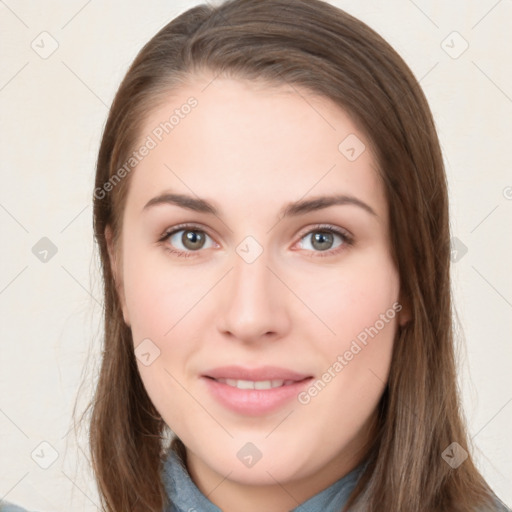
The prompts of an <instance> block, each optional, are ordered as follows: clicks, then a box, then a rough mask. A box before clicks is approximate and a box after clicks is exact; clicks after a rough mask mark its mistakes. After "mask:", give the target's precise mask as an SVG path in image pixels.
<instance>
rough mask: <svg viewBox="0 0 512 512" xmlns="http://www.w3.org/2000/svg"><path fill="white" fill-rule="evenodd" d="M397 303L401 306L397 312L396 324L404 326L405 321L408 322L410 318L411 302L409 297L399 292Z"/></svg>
mask: <svg viewBox="0 0 512 512" xmlns="http://www.w3.org/2000/svg"><path fill="white" fill-rule="evenodd" d="M398 303H399V304H400V305H401V306H402V309H400V311H399V312H398V315H397V317H398V324H399V325H400V326H402V327H403V326H404V325H405V324H406V323H408V322H410V321H411V319H412V314H411V303H410V301H409V299H407V298H406V297H405V296H404V295H403V293H400V297H399V299H398Z"/></svg>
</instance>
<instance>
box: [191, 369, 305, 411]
mask: <svg viewBox="0 0 512 512" xmlns="http://www.w3.org/2000/svg"><path fill="white" fill-rule="evenodd" d="M201 377H202V380H203V382H205V383H206V387H207V389H208V392H209V393H210V395H211V396H213V397H214V398H215V399H216V401H217V402H218V403H220V404H221V405H222V406H223V407H224V408H227V409H229V410H230V411H233V412H235V413H237V414H243V415H250V416H255V415H261V414H265V413H270V412H273V411H275V410H277V409H280V408H281V407H283V406H284V405H286V404H287V403H288V402H290V401H291V400H293V398H294V397H297V395H298V393H299V392H300V391H301V390H302V389H303V388H304V387H305V386H306V385H307V384H308V383H309V382H310V381H311V380H312V379H313V376H312V375H307V374H305V373H298V372H295V371H292V370H289V369H285V368H278V367H270V366H266V367H260V368H253V369H249V368H242V367H237V366H229V367H222V368H215V369H212V370H208V371H207V372H205V373H204V374H203V375H201Z"/></svg>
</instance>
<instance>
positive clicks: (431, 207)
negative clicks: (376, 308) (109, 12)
mask: <svg viewBox="0 0 512 512" xmlns="http://www.w3.org/2000/svg"><path fill="white" fill-rule="evenodd" d="M202 70H206V71H208V72H210V73H212V76H215V75H219V74H220V75H223V76H229V77H233V78H235V79H236V78H251V79H260V80H263V81H264V82H265V83H268V84H275V85H279V84H284V83H288V84H290V85H292V86H294V87H300V88H302V90H306V91H309V92H312V93H314V94H315V95H321V96H324V97H326V98H329V99H331V100H333V101H334V102H335V103H336V104H337V105H339V107H340V108H342V109H344V110H345V111H346V112H348V114H349V115H350V116H351V118H352V119H353V120H354V122H356V123H358V126H360V128H361V129H362V130H363V132H364V133H365V134H366V135H367V137H368V140H369V141H370V142H371V144H372V146H373V150H374V152H375V155H376V156H377V160H378V172H379V173H380V176H381V178H382V182H383V184H384V188H385V192H386V196H387V201H388V205H389V218H390V237H391V246H392V250H393V257H394V259H395V263H396V265H397V268H398V270H399V275H400V282H401V297H402V298H403V301H405V303H407V304H408V307H409V308H410V314H411V317H412V319H411V321H410V322H409V323H408V324H407V325H406V326H404V327H403V328H401V329H399V331H398V332H397V336H396V339H395V343H394V348H393V358H392V364H391V370H390V376H389V381H388V385H387V387H386V390H385V392H384V394H383V396H382V399H381V402H380V404H379V417H378V422H379V423H378V426H377V430H376V435H375V438H374V441H373V444H372V446H371V447H370V449H369V451H368V454H367V460H368V461H369V464H368V465H367V467H366V470H365V472H364V473H363V475H362V478H361V479H360V481H359V483H358V485H357V487H356V489H355V490H354V492H353V493H352V496H351V499H350V501H349V504H348V505H350V506H354V509H357V510H359V507H360V509H361V510H365V511H368V512H373V511H382V510H384V511H393V512H394V511H407V512H432V511H443V512H448V511H450V512H456V511H468V510H474V509H475V508H476V507H481V510H486V508H485V507H486V506H489V507H490V506H491V503H492V491H491V490H490V489H489V487H488V486H487V484H486V482H485V481H484V479H483V478H482V476H481V475H480V473H479V472H478V470H477V469H476V467H475V465H474V463H473V461H472V458H471V455H470V456H469V457H468V458H467V459H466V460H465V461H464V462H463V463H462V464H461V465H460V466H459V467H458V468H456V469H454V468H452V467H451V466H450V465H449V464H447V463H446V462H445V460H443V458H442V453H443V451H444V450H445V449H446V448H447V447H448V446H449V445H450V444H451V443H453V442H456V443H458V444H459V445H460V446H461V447H462V448H464V449H465V450H467V451H468V452H470V451H471V449H470V447H469V445H468V435H467V432H466V428H465V425H464V420H463V415H462V411H461V409H460V400H459V396H458V390H457V381H456V370H455V356H454V346H453V332H452V316H451V315H452V304H451V295H450V294H451V291H450V243H449V241H450V233H449V220H448V197H447V185H446V177H445V171H444V165H443V159H442V154H441V150H440V146H439V141H438V138H437V134H436V130H435V126H434V122H433V119H432V114H431V112H430V109H429V106H428V104H427V101H426V98H425V96H424V94H423V92H422V90H421V88H420V86H419V84H418V82H417V81H416V79H415V78H414V76H413V74H412V72H411V71H410V70H409V68H408V67H407V65H406V64H405V63H404V61H403V60H402V59H401V58H400V56H399V55H398V54H397V53H396V52H395V51H394V50H393V49H392V48H391V46H390V45H389V44H388V43H387V42H386V41H384V40H383V39H382V38H381V37H380V36H379V35H378V34H377V33H376V32H374V31H373V30H372V29H370V28H369V27H368V26H367V25H365V24H364V23H362V22H361V21H359V20H357V19H355V18H353V17H352V16H350V15H349V14H347V13H346V12H344V11H342V10H341V9H338V8H336V7H334V6H332V5H330V4H328V3H325V2H323V1H321V0H228V1H225V2H224V3H222V4H221V5H219V6H216V7H212V6H210V5H200V6H197V7H194V8H192V9H190V10H188V11H186V12H185V13H183V14H181V15H180V16H179V17H177V18H176V19H174V20H173V21H171V22H170V23H169V24H167V25H166V26H165V27H164V28H162V29H161V30H160V31H159V32H158V33H157V34H156V35H155V36H154V37H153V38H152V39H151V40H150V41H149V42H148V43H147V44H146V45H145V46H144V47H143V48H142V50H141V51H140V52H139V54H138V55H137V57H136V59H135V61H134V62H133V64H132V65H131V67H130V69H129V70H128V72H127V74H126V76H125V78H124V79H123V81H122V83H121V85H120V87H119V90H118V91H117V94H116V96H115V99H114V101H113V104H112V107H111V110H110V113H109V116H108V119H107V122H106V126H105V129H104V133H103V138H102V141H101V147H100V150H99V155H98V161H97V171H96V183H95V190H94V199H93V201H94V233H95V238H96V241H97V243H98V245H99V251H100V257H101V264H102V272H103V280H104V293H105V296H104V301H105V318H104V328H105V339H104V351H103V354H102V362H101V369H100V374H99V379H98V384H97V387H96V393H95V396H94V398H93V401H92V403H91V404H90V405H89V407H92V414H91V419H90V448H91V458H92V464H93V470H94V472H95V477H96V480H97V483H98V487H99V491H100V496H101V500H102V504H103V506H104V507H105V509H106V510H107V511H109V512H114V511H115V512H126V511H128V510H129V511H154V512H157V511H158V512H161V511H162V510H163V508H164V505H165V504H166V503H167V496H166V493H165V490H164V488H163V485H162V482H161V479H160V478H161V477H160V475H161V469H162V460H163V456H164V453H165V450H166V448H168V446H167V441H169V440H170V436H169V433H170V431H169V428H168V426H167V425H166V424H165V423H164V421H163V419H162V418H161V416H160V415H159V413H158V412H157V410H156V409H155V407H154V406H153V404H152V402H151V400H150V398H149V396H148V395H147V393H146V391H145V389H144V386H143V384H142V381H141V379H140V377H139V374H138V370H137V365H136V361H135V357H134V349H133V345H132V343H133V342H132V338H131V331H130V328H129V327H128V326H127V325H126V324H125V323H124V320H123V315H122V310H121V307H120V302H119V297H118V293H117V290H116V284H115V281H114V274H113V271H112V268H111V265H110V261H109V256H108V247H107V241H106V238H105V228H106V227H107V226H110V227H111V228H112V231H113V235H114V244H116V243H117V240H118V239H119V236H120V234H121V229H122V226H121V219H122V214H123V209H124V204H125V199H126V193H127V190H128V186H129V183H130V176H131V174H130V173H129V172H125V173H123V177H122V179H119V169H120V168H121V167H122V166H123V165H124V163H125V162H127V160H128V159H129V155H130V154H131V153H132V152H133V150H134V145H135V143H136V141H137V140H138V139H139V138H140V137H141V136H142V135H143V134H141V126H142V123H143V122H144V120H145V119H147V116H148V114H149V113H150V112H151V111H152V110H154V109H155V108H156V107H157V106H158V104H159V102H160V101H161V100H163V99H164V98H165V96H166V95H168V94H169V92H171V91H172V89H173V88H174V87H177V86H179V85H180V84H183V83H186V81H187V80H188V79H190V78H191V77H193V76H194V73H195V72H197V71H202ZM134 172H135V171H134ZM116 173H117V174H116ZM116 176H117V178H116ZM114 179H117V181H115V183H114ZM108 183H110V184H111V186H106V184H108ZM119 257H121V255H119ZM173 447H177V448H181V449H182V450H183V445H180V444H179V442H177V444H175V445H173Z"/></svg>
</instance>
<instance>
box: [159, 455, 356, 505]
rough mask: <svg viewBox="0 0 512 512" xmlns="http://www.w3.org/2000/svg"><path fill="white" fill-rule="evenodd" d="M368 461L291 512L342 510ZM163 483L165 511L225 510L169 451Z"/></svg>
mask: <svg viewBox="0 0 512 512" xmlns="http://www.w3.org/2000/svg"><path fill="white" fill-rule="evenodd" d="M364 467H365V463H364V462H362V463H361V464H360V465H359V466H357V467H356V468H355V469H353V470H352V471H351V472H350V473H348V474H346V475H345V476H344V477H342V478H340V479H339V480H337V481H336V482H334V483H333V484H332V485H330V486H329V487H327V489H324V490H323V491H321V492H319V493H318V494H315V496H313V497H311V498H310V499H308V500H307V501H306V502H304V503H302V504H301V505H298V506H297V507H296V508H294V509H293V510H292V511H290V512H319V511H322V512H340V510H342V508H343V506H344V505H345V503H346V502H347V500H348V497H349V495H350V493H351V492H352V490H353V489H354V487H355V485H356V483H357V480H358V478H359V476H360V475H361V473H362V471H363V470H364ZM162 476H163V482H164V485H165V490H166V492H167V495H168V496H169V498H170V501H171V503H172V505H171V507H170V508H168V509H167V510H166V511H165V512H222V510H221V509H220V508H219V507H217V506H216V505H214V504H213V503H212V502H211V501H210V500H209V499H208V498H207V497H206V496H205V495H204V494H203V493H202V492H201V491H200V490H199V488H198V487H197V486H196V484H195V483H194V482H193V481H192V479H191V478H190V475H189V473H188V471H187V470H186V468H185V467H184V466H183V464H182V462H181V459H180V458H179V456H178V455H177V454H176V452H174V451H173V450H170V451H169V453H168V455H167V458H166V460H165V462H164V470H163V475H162Z"/></svg>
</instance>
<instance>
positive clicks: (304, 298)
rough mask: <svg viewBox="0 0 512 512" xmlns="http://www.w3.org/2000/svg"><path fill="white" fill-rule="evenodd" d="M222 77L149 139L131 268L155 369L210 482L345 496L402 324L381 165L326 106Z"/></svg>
mask: <svg viewBox="0 0 512 512" xmlns="http://www.w3.org/2000/svg"><path fill="white" fill-rule="evenodd" d="M211 79H212V78H210V77H209V78H203V79H200V78H197V79H195V80H194V81H193V83H192V85H189V86H187V87H185V86H183V88H182V89H180V90H178V91H174V92H173V93H172V95H169V98H168V101H167V102H166V103H165V104H164V105H161V106H160V107H159V108H158V109H157V110H155V111H154V112H153V113H152V114H151V115H150V117H149V118H148V119H147V120H146V122H145V123H144V126H143V128H142V130H141V137H140V144H139V146H138V147H140V146H141V145H142V144H144V141H146V144H147V146H148V147H149V146H151V147H150V149H149V151H147V152H146V151H141V152H140V153H142V152H144V153H146V155H145V156H144V157H143V158H141V161H140V163H139V164H138V165H137V166H136V168H135V169H134V170H133V171H132V173H133V174H132V175H131V176H130V179H131V183H130V189H129V193H128V196H127V200H126V206H125V210H124V213H123V215H124V216H123V229H122V237H121V242H120V247H119V249H120V251H121V259H118V260H117V261H118V262H119V263H118V264H117V267H116V268H115V271H116V273H117V276H118V278H119V281H120V283H121V289H120V294H121V301H122V305H123V314H124V318H125V321H126V323H127V324H128V325H130V327H131V330H132V334H133V341H134V350H135V353H136V355H137V365H138V369H139V372H140V375H141V378H142V381H143V383H144V386H145V388H146V390H147V392H148V395H149V397H150V398H151V400H152V402H153V403H154V405H155V407H156V408H157V410H158V411H159V413H160V414H161V415H162V417H163V419H164V420H165V422H166V423H167V424H168V426H169V427H170V428H171V429H172V431H173V432H175V433H176V434H177V435H178V436H179V437H180V438H181V440H182V441H183V442H184V444H185V446H186V447H187V453H188V465H189V470H190V472H191V474H193V475H194V476H195V477H196V478H197V479H198V480H199V481H202V482H207V481H208V478H210V480H211V481H212V482H217V483H218V481H219V479H220V478H223V477H224V476H225V475H227V474H228V473H229V478H228V480H230V481H232V482H236V483H238V484H262V485H263V484H266V485H273V484H275V483H276V481H277V482H280V484H282V485H284V484H286V483H288V484H289V485H290V486H292V485H293V484H294V483H297V482H306V481H307V482H313V481H314V482H317V483H318V482H327V480H328V479H331V481H335V480H337V479H338V478H340V476H342V475H343V474H345V473H346V472H347V471H348V470H350V469H352V468H353V467H354V466H355V465H356V463H357V462H359V461H360V460H361V456H362V455H363V452H362V451H361V450H362V448H363V446H364V444H365V442H367V441H368V425H369V424H370V423H371V421H372V419H373V418H374V414H375V410H376V406H377V404H378V402H379V399H380V397H381V395H382V393H383V390H384V387H385V382H386V380H387V375H388V369H389V365H390V360H391V353H392V347H393V340H394V336H395V333H396V330H397V327H398V325H399V323H400V322H402V320H403V312H402V314H400V313H399V310H400V308H401V305H400V304H399V300H400V299H399V278H398V273H397V269H396V268H395V266H394V264H393V260H392V256H391V248H390V245H389V226H388V215H387V204H386V198H385V195H384V189H383V185H382V184H381V182H380V180H379V178H378V175H377V171H376V165H377V164H376V160H375V159H374V156H373V155H372V153H371V150H370V143H369V141H368V140H367V139H366V137H365V135H364V134H363V133H362V132H361V131H360V130H359V129H358V128H357V126H356V125H355V124H354V122H353V121H352V120H351V118H350V117H348V115H347V114H346V113H345V112H344V111H343V110H341V109H340V108H339V107H338V106H336V105H334V104H333V103H331V102H330V101H329V100H327V99H325V98H321V97H315V96H312V95H311V94H309V93H307V92H306V91H304V90H302V91H300V89H297V88H295V89H292V88H290V87H288V86H285V85H283V86H280V87H273V88H270V87H268V86H264V85H261V84H260V85H255V84H254V82H247V81H243V80H233V79H227V78H226V79H221V78H217V79H215V80H213V82H211V83H210V85H209V86H208V87H207V88H206V89H205V85H206V84H207V83H208V82H210V81H211ZM298 91H300V94H299V92H298ZM190 97H194V98H195V99H196V104H194V106H193V107H191V108H185V107H183V105H185V104H186V103H187V99H188V98H190ZM176 109H178V112H179V113H181V114H179V115H177V117H176V118H175V119H174V121H175V124H174V125H173V127H172V130H171V129H169V126H168V125H165V122H166V121H167V122H168V121H169V117H170V115H171V114H172V113H173V111H176ZM178 118H179V121H177V122H176V120H177V119H178ZM161 123H163V125H161ZM162 126H164V127H166V128H167V131H168V133H167V132H166V131H165V130H164V129H163V128H162ZM148 137H149V138H150V139H151V140H152V141H153V142H154V144H153V143H151V142H149V139H148ZM187 198H188V199H187ZM113 261H114V258H113ZM219 475H220V477H219ZM204 486H205V488H206V484H205V485H204ZM212 487H213V485H212V486H211V487H210V489H211V488H212ZM306 487H307V486H306ZM290 488H291V487H290ZM301 488H303V487H301ZM300 492H301V490H300V489H298V490H297V493H299V494H300Z"/></svg>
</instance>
